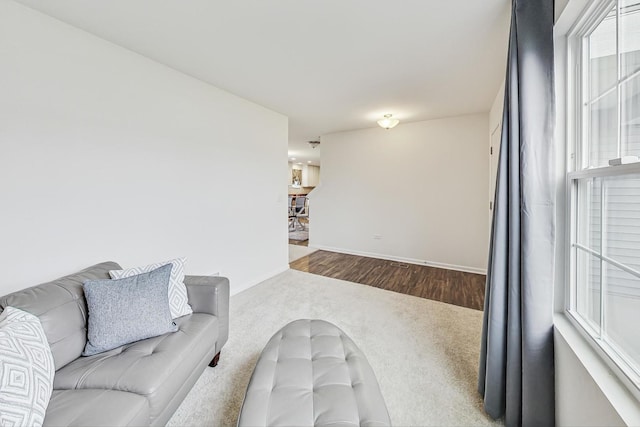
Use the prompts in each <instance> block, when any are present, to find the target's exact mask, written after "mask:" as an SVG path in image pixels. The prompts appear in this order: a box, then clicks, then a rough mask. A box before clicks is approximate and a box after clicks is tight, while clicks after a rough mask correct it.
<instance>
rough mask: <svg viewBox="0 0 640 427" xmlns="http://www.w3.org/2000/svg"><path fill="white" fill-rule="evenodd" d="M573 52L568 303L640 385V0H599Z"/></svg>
mask: <svg viewBox="0 0 640 427" xmlns="http://www.w3.org/2000/svg"><path fill="white" fill-rule="evenodd" d="M569 55H570V57H569V63H570V65H571V66H570V69H571V70H572V71H571V75H570V76H569V79H568V81H569V96H570V100H572V101H570V102H571V104H572V105H573V109H570V110H571V111H570V115H569V117H570V121H571V126H570V129H571V130H570V135H569V136H570V137H569V143H570V144H571V146H570V153H571V162H570V163H571V165H570V168H569V173H568V176H567V177H568V183H569V194H570V197H571V209H570V224H571V232H570V237H569V238H570V266H571V267H570V279H571V280H570V283H571V288H570V298H569V301H570V302H569V307H568V310H569V313H570V314H571V315H572V317H573V318H574V319H575V320H576V321H577V322H578V323H579V324H580V325H581V326H582V328H583V329H584V331H585V332H586V333H587V334H588V335H589V336H590V337H591V338H592V339H593V342H594V343H596V344H597V345H598V346H599V347H600V348H601V349H602V350H603V351H604V353H606V355H607V356H608V358H609V360H610V361H611V362H613V363H614V364H615V366H617V367H618V368H619V370H620V371H621V373H622V374H623V375H624V376H626V378H627V379H628V380H630V382H631V383H633V384H634V385H635V386H636V388H640V162H635V163H634V160H636V159H637V157H640V0H617V1H601V0H596V1H595V2H594V4H593V5H592V6H591V8H590V9H588V11H587V12H586V13H585V15H584V16H583V18H582V19H581V20H580V22H579V23H578V25H577V26H576V28H575V29H574V30H573V31H572V33H571V34H570V36H569ZM634 156H635V157H634ZM621 158H622V159H623V160H624V161H625V162H630V163H629V164H622V165H616V166H612V165H610V161H611V160H614V159H621ZM627 382H628V381H627Z"/></svg>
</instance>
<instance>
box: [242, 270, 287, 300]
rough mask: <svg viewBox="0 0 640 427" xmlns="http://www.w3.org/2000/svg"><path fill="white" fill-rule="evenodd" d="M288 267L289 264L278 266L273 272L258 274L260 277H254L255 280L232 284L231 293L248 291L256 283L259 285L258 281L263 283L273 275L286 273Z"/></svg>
mask: <svg viewBox="0 0 640 427" xmlns="http://www.w3.org/2000/svg"><path fill="white" fill-rule="evenodd" d="M288 269H289V264H287V265H286V266H284V267H281V268H278V269H276V270H273V271H272V272H271V273H267V274H262V275H260V276H258V278H256V279H253V280H250V281H248V282H245V283H242V284H241V285H240V286H233V284H231V290H230V294H231V296H234V295H235V294H239V293H240V292H242V291H246V290H247V289H249V288H252V287H254V286H255V285H257V284H258V283H262V282H264V281H265V280H267V279H271V278H272V277H273V276H277V275H278V274H280V273H284V272H285V271H287V270H288Z"/></svg>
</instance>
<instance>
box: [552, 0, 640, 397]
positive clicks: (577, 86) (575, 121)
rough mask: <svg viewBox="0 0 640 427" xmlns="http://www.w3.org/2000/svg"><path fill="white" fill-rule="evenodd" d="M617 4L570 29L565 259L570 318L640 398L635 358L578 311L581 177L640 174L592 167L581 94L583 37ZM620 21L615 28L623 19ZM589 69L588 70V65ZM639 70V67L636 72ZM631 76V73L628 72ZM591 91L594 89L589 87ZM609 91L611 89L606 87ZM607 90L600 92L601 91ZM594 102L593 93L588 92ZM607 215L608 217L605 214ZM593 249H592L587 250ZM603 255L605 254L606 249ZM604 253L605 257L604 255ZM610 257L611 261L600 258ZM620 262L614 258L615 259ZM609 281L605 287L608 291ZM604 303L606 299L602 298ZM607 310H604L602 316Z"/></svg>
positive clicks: (584, 86) (589, 13)
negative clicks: (578, 237) (589, 161)
mask: <svg viewBox="0 0 640 427" xmlns="http://www.w3.org/2000/svg"><path fill="white" fill-rule="evenodd" d="M614 4H616V5H617V4H618V0H592V1H591V2H590V4H589V5H588V6H587V7H586V8H585V9H584V11H583V13H582V14H581V15H580V17H579V18H578V19H577V20H576V22H575V23H574V25H573V26H572V27H571V28H570V29H569V31H568V32H567V53H566V61H567V62H566V63H567V69H566V79H567V80H566V82H567V84H566V96H567V98H566V99H567V104H566V105H567V127H566V134H567V135H566V136H567V164H566V189H565V190H566V193H565V194H566V195H567V209H566V212H565V213H566V218H565V220H566V224H567V233H566V235H565V242H566V245H565V260H566V262H567V266H568V268H567V271H566V275H565V276H566V283H567V284H568V286H566V289H565V310H564V311H565V313H566V315H567V317H568V319H569V320H570V322H571V323H572V324H573V325H574V327H576V329H577V330H578V331H579V332H580V333H581V335H583V337H585V338H586V339H587V341H588V342H589V344H590V345H591V347H593V348H594V349H595V350H596V352H597V353H598V355H599V356H600V357H601V358H602V359H603V361H604V362H605V363H606V364H607V365H608V366H609V368H611V369H612V371H613V372H614V373H615V374H616V376H617V377H618V378H619V379H620V380H621V382H622V383H623V384H624V385H625V386H626V387H627V388H628V389H629V390H630V391H631V393H632V394H633V395H634V397H635V398H636V399H638V400H640V369H638V368H634V367H633V366H632V363H630V362H629V360H627V358H626V357H625V356H624V355H623V354H621V353H620V352H619V351H618V350H617V349H616V348H614V346H612V345H611V343H609V342H607V341H606V340H604V339H602V337H601V333H600V332H598V331H596V330H594V329H593V328H592V326H591V325H590V324H589V322H588V321H587V320H586V319H584V318H583V317H582V316H581V315H580V314H579V313H578V311H577V295H576V294H577V289H578V283H577V260H576V258H577V256H576V255H577V252H578V250H583V249H578V248H576V246H575V244H574V242H576V244H577V234H578V231H579V230H578V218H579V211H578V183H579V181H582V180H587V179H592V178H607V177H615V176H622V175H630V174H640V163H633V164H627V165H620V166H602V167H589V166H588V165H589V163H588V160H589V153H590V147H589V143H590V138H585V137H584V135H585V133H586V134H587V135H588V132H589V126H590V122H589V120H590V117H589V114H586V111H587V110H586V109H587V108H588V105H589V103H587V106H585V103H584V102H583V96H582V94H583V93H585V90H586V91H589V90H590V87H589V82H588V81H587V79H586V78H584V77H585V76H584V73H585V67H587V68H586V70H588V66H589V65H588V61H589V57H588V54H586V53H588V43H584V42H583V41H584V38H585V37H588V36H589V35H590V34H591V33H592V32H593V31H594V30H595V29H596V28H597V27H598V25H599V24H600V23H601V22H602V20H603V19H604V18H605V17H606V16H607V14H608V13H609V12H610V11H611V8H612V7H613V5H614ZM619 19H620V9H619V8H618V7H616V22H617V23H618V22H619ZM617 23H616V29H618V28H619V27H618V25H617ZM618 44H619V32H618V30H617V32H616V45H618ZM616 55H617V58H616V61H617V63H618V65H617V69H618V73H617V75H616V83H615V87H616V92H617V108H618V112H617V128H618V130H617V132H618V136H617V145H618V155H620V154H621V153H620V145H621V140H620V125H621V112H620V105H621V104H620V96H621V94H620V92H621V91H620V85H621V84H622V83H623V82H624V81H627V80H628V78H626V79H621V78H620V71H619V67H620V57H619V55H618V48H617V47H616ZM587 72H588V71H587ZM634 74H635V73H634ZM627 77H628V76H627ZM587 93H589V92H587ZM604 93H606V91H605V92H604ZM602 96H604V95H602V94H601V95H599V97H602ZM589 99H590V102H591V100H592V97H591V96H590V97H589ZM601 197H602V202H601V203H602V206H604V195H603V196H601ZM603 218H604V217H603ZM585 252H587V253H588V251H585ZM601 256H602V254H601ZM600 259H602V258H600ZM602 262H608V261H601V263H602ZM613 265H614V266H615V264H613ZM605 291H606V285H605V286H603V287H602V288H601V290H600V292H601V295H604V293H605ZM601 307H602V304H601ZM602 315H603V313H601V316H602ZM639 339H640V337H639ZM636 365H637V363H636Z"/></svg>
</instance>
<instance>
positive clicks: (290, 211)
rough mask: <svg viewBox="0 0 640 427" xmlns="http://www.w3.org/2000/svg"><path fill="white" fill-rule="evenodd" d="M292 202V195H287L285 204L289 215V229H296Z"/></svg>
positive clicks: (294, 210)
mask: <svg viewBox="0 0 640 427" xmlns="http://www.w3.org/2000/svg"><path fill="white" fill-rule="evenodd" d="M293 203H294V198H293V196H289V204H288V205H287V211H288V215H289V231H293V230H295V229H296V214H295V212H296V209H295V206H294V204H293Z"/></svg>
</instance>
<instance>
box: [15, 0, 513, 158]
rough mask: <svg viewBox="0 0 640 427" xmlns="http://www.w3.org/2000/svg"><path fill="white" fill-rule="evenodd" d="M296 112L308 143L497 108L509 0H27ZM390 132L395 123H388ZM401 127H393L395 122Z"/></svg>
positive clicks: (305, 151) (301, 142)
mask: <svg viewBox="0 0 640 427" xmlns="http://www.w3.org/2000/svg"><path fill="white" fill-rule="evenodd" d="M18 1H19V2H21V3H23V4H25V5H28V6H30V7H32V8H34V9H37V10H40V11H42V12H44V13H46V14H48V15H51V16H53V17H55V18H58V19H60V20H61V21H64V22H67V23H69V24H71V25H74V26H76V27H79V28H82V29H84V30H86V31H88V32H90V33H93V34H95V35H97V36H99V37H101V38H104V39H106V40H109V41H111V42H113V43H116V44H118V45H120V46H122V47H125V48H128V49H130V50H132V51H135V52H138V53H140V54H142V55H145V56H147V57H149V58H151V59H154V60H156V61H158V62H160V63H163V64H166V65H168V66H170V67H172V68H174V69H176V70H180V71H182V72H184V73H186V74H189V75H191V76H194V77H196V78H198V79H201V80H203V81H206V82H209V83H211V84H213V85H215V86H217V87H219V88H221V89H225V90H227V91H229V92H231V93H234V94H236V95H239V96H241V97H243V98H246V99H248V100H251V101H253V102H256V103H258V104H260V105H263V106H265V107H267V108H270V109H272V110H275V111H277V112H280V113H282V114H284V115H286V116H288V117H289V151H290V156H291V155H292V156H294V157H296V158H297V161H304V162H306V161H308V160H312V161H313V162H314V163H315V162H317V161H318V160H319V152H320V150H321V147H320V148H317V149H315V150H312V149H311V148H310V146H309V145H308V144H307V143H306V141H309V140H312V139H318V137H319V136H321V135H324V134H327V133H332V132H338V131H344V130H353V129H362V128H368V127H375V126H376V124H375V121H376V120H378V119H379V118H381V117H382V115H383V114H385V113H392V114H393V115H394V117H396V118H398V119H400V120H401V124H400V126H401V125H402V123H403V122H410V121H419V120H426V119H431V118H438V117H445V116H452V115H460V114H470V113H476V112H483V111H488V110H489V108H490V106H491V103H492V101H493V98H494V97H495V95H496V93H497V91H498V87H499V85H500V82H501V80H502V78H503V76H504V70H505V61H506V50H507V35H508V25H509V16H508V15H509V7H510V6H509V3H510V0H458V1H446V0H445V1H443V0H401V1H395V2H394V1H380V0H225V1H221V0H189V1H185V0H109V1H87V0H56V1H42V0H18ZM380 131H381V132H385V131H384V130H383V129H380ZM386 132H392V131H386Z"/></svg>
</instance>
